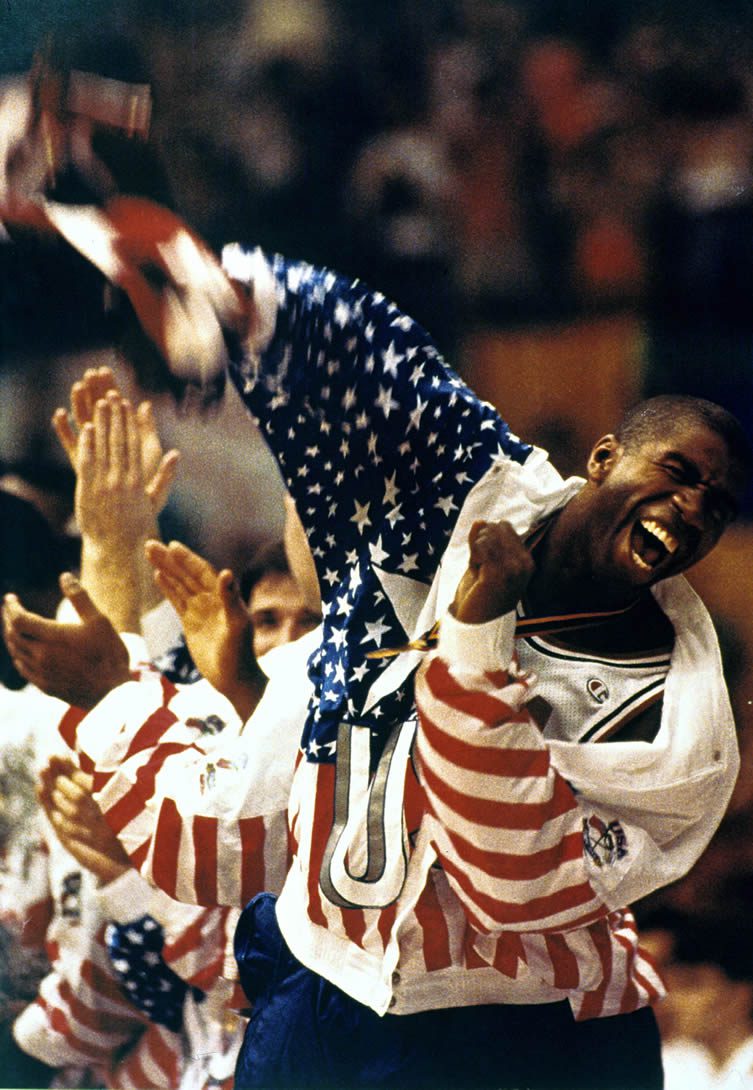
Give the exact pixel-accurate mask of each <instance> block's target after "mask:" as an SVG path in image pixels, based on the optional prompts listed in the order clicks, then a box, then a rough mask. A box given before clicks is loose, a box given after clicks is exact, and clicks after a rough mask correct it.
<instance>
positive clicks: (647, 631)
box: [525, 497, 674, 654]
mask: <svg viewBox="0 0 753 1090" xmlns="http://www.w3.org/2000/svg"><path fill="white" fill-rule="evenodd" d="M584 525H585V520H584V519H583V518H582V512H581V511H580V510H579V505H578V503H577V497H576V499H575V500H572V501H571V502H570V503H569V504H568V505H567V507H565V508H563V509H562V510H561V511H560V512H558V514H557V515H555V516H554V518H553V519H552V520H551V521H550V523H549V525H548V526H547V528H546V530H545V532H544V534H543V535H542V536H541V537H540V538H539V540H538V541H537V542H536V544H535V545H534V546H533V555H534V559H535V561H536V569H535V571H534V574H533V576H532V578H531V581H530V583H529V584H528V588H527V590H526V596H525V605H526V612H527V613H528V614H529V615H533V616H551V615H553V614H570V613H591V612H594V613H597V612H598V613H601V612H608V611H612V610H613V611H615V616H614V617H613V618H607V619H605V620H602V621H600V622H599V623H598V624H592V623H589V624H588V625H587V626H584V627H582V628H575V629H572V630H570V631H568V632H567V633H566V634H561V635H560V636H559V637H558V640H559V642H561V643H563V644H564V645H565V646H567V647H571V648H574V649H578V650H582V651H601V652H604V653H609V652H611V653H615V654H624V653H630V652H641V651H647V650H654V649H659V648H666V647H668V646H671V644H672V641H673V636H674V633H673V629H672V626H671V625H670V623H669V621H668V620H667V618H666V616H665V615H664V613H663V612H662V611H661V609H660V608H659V606H658V605H657V604H656V602H655V600H654V597H653V595H652V594H651V592H650V590H648V588H646V589H635V588H627V589H626V588H625V587H624V586H616V585H614V586H613V585H610V584H607V583H604V582H599V581H597V580H596V579H595V578H594V576H593V573H592V570H591V567H590V563H589V551H588V542H587V539H586V534H585V533H584V531H583V527H584ZM630 607H633V608H630ZM625 611H627V612H625Z"/></svg>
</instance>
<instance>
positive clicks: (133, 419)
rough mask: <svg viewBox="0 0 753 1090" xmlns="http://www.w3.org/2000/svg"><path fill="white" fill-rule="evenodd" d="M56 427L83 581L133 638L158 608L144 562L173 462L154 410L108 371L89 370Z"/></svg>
mask: <svg viewBox="0 0 753 1090" xmlns="http://www.w3.org/2000/svg"><path fill="white" fill-rule="evenodd" d="M53 427H54V429H55V432H56V434H57V436H58V438H59V440H60V443H61V445H62V446H63V448H64V450H65V451H66V453H67V454H68V457H69V459H70V461H71V465H72V466H73V468H74V470H75V472H76V517H77V520H78V523H79V528H80V531H81V539H82V551H81V580H82V583H83V585H84V586H85V587H86V588H87V590H88V591H89V592H90V594H91V595H92V599H93V600H94V602H95V603H96V604H97V605H98V606H99V607H100V608H101V609H102V610H103V612H105V613H106V614H107V616H108V617H109V618H110V619H111V620H112V622H113V624H114V625H115V627H116V628H117V629H118V630H119V631H129V632H138V631H139V630H140V627H139V626H140V618H141V616H142V615H143V614H145V613H146V612H147V611H148V610H149V609H150V608H151V607H152V606H154V605H156V604H157V602H158V601H159V595H158V594H157V591H156V588H155V586H154V582H153V580H152V579H151V573H150V571H149V568H148V565H146V563H145V560H144V555H143V546H144V542H145V541H146V539H147V537H153V536H155V534H156V532H157V524H156V516H157V514H158V513H159V511H160V510H161V508H162V506H163V505H164V503H165V500H166V498H167V494H168V492H169V489H170V486H171V484H172V482H173V480H174V477H175V472H176V469H177V463H178V452H177V451H175V450H171V451H168V452H167V453H163V451H162V447H161V444H160V441H159V436H158V433H157V429H156V426H155V422H154V417H153V413H152V408H151V404H150V403H149V402H142V403H141V404H140V405H139V406H138V408H137V409H134V407H133V406H132V405H131V403H130V402H129V401H128V400H127V399H126V398H123V397H122V396H121V394H120V392H119V390H118V388H117V385H116V383H115V378H114V376H113V373H112V371H110V370H109V368H99V369H96V370H89V371H87V372H86V373H85V374H84V376H83V378H82V379H81V380H79V381H78V382H76V383H74V385H73V387H72V389H71V412H70V413H68V412H67V411H66V410H64V409H58V410H57V411H56V413H55V414H54V416H53Z"/></svg>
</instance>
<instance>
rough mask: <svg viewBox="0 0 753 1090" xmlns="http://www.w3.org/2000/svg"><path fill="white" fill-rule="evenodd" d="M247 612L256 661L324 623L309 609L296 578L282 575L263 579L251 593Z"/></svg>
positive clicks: (274, 574)
mask: <svg viewBox="0 0 753 1090" xmlns="http://www.w3.org/2000/svg"><path fill="white" fill-rule="evenodd" d="M248 611H249V614H250V617H251V626H252V628H253V633H254V654H255V655H256V657H257V659H258V658H260V657H261V656H262V655H264V654H265V653H266V652H267V651H271V650H272V648H274V647H281V646H282V644H284V643H290V642H291V641H292V640H297V639H298V638H299V637H300V636H303V635H305V634H306V632H310V631H311V630H312V628H316V626H317V625H318V624H319V621H320V620H321V616H320V615H319V614H318V613H315V612H314V611H313V610H311V609H310V608H309V607H308V606H307V605H306V603H305V601H304V599H303V595H302V594H301V592H300V590H299V589H298V585H297V583H296V581H295V580H294V579H293V577H292V576H291V575H285V574H284V573H283V572H268V573H267V574H266V575H264V576H262V578H261V579H260V580H259V581H258V583H256V584H255V586H254V588H253V590H252V591H251V597H250V598H249V603H248Z"/></svg>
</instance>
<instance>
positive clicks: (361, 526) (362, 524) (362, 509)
mask: <svg viewBox="0 0 753 1090" xmlns="http://www.w3.org/2000/svg"><path fill="white" fill-rule="evenodd" d="M353 502H354V504H355V505H356V512H355V514H354V515H352V516H351V518H350V521H351V522H355V524H356V526H357V527H358V532H359V534H362V533H363V532H364V530H365V529H366V527H367V526H371V524H372V523H371V519H370V518H369V508H370V507H371V503H365V504H360V503H359V502H358V500H354V501H353Z"/></svg>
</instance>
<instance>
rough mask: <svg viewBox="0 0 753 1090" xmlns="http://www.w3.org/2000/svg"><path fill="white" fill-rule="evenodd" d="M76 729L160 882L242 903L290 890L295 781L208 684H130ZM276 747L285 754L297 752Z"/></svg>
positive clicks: (70, 733) (185, 892) (116, 820)
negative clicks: (278, 771)
mask: <svg viewBox="0 0 753 1090" xmlns="http://www.w3.org/2000/svg"><path fill="white" fill-rule="evenodd" d="M260 707H261V705H260ZM257 710H258V709H257ZM63 729H64V728H63V725H62V724H61V732H62V730H63ZM65 730H66V739H67V741H68V743H69V744H71V745H73V747H74V748H75V749H76V751H77V752H78V754H79V757H80V761H81V765H82V767H84V768H85V769H87V770H88V771H91V772H92V774H93V776H94V797H95V798H96V800H97V802H98V804H99V805H100V807H101V809H102V812H103V814H104V816H105V818H106V820H107V822H108V824H109V825H110V827H111V828H112V829H113V831H114V832H115V834H116V835H117V836H118V838H119V839H120V841H121V843H122V844H123V847H124V848H125V850H126V852H127V853H128V855H129V858H130V859H131V862H132V863H133V864H134V866H135V867H136V868H137V869H138V870H139V871H140V872H141V874H142V875H143V877H144V878H146V880H147V881H148V882H150V883H151V884H152V885H155V886H157V887H158V888H159V889H162V890H164V892H165V893H167V894H168V895H169V896H170V897H172V898H174V899H175V900H178V901H188V902H190V903H194V904H201V905H205V906H216V905H227V906H242V905H244V904H245V903H246V902H247V901H248V900H250V898H251V897H252V896H254V894H256V893H258V892H260V891H262V890H279V889H280V888H281V885H282V881H283V878H284V875H285V871H286V868H287V861H288V855H287V817H286V805H287V793H288V791H289V785H288V784H287V783H286V782H284V781H285V776H283V775H280V776H279V777H278V778H275V777H274V776H273V775H271V774H270V773H269V767H270V764H271V765H272V766H274V765H275V761H274V760H269V761H268V760H266V759H265V753H264V751H263V750H264V746H263V745H262V747H261V748H262V751H261V752H255V746H254V743H255V742H256V740H257V734H256V732H251V731H250V728H249V732H248V734H247V735H243V734H241V732H240V724H239V722H238V719H237V716H236V714H235V712H234V710H233V708H232V707H231V705H230V704H229V703H228V702H227V701H226V700H224V698H223V697H222V696H221V694H219V693H217V692H216V691H215V690H214V689H212V687H211V686H210V685H209V684H208V683H207V682H205V681H201V682H197V683H196V684H194V685H186V686H175V685H172V684H171V683H169V682H166V681H165V680H164V678H161V677H160V676H159V675H155V676H152V677H144V678H142V679H141V680H140V681H134V682H129V683H127V684H125V685H122V686H120V687H119V688H118V689H116V690H114V691H113V692H112V693H110V694H109V695H108V696H107V697H106V698H105V699H104V700H103V701H102V702H101V703H100V704H99V705H97V707H96V708H95V709H93V711H91V712H90V713H89V714H88V715H86V716H84V717H83V718H82V719H79V720H78V721H72V720H71V718H70V717H69V718H68V720H67V721H66V722H65ZM265 737H266V736H265ZM296 745H297V736H296V737H295V739H294V742H293V747H292V748H293V751H294V750H295V748H296ZM275 746H276V750H275V755H274V756H275V759H277V760H279V759H281V757H280V755H281V754H282V752H283V750H284V748H285V747H284V746H282V745H281V744H280V739H276V740H275ZM288 763H289V766H290V767H289V775H288V777H287V779H288V780H289V778H290V777H291V776H292V767H293V758H291V759H290V761H289V762H288Z"/></svg>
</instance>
